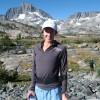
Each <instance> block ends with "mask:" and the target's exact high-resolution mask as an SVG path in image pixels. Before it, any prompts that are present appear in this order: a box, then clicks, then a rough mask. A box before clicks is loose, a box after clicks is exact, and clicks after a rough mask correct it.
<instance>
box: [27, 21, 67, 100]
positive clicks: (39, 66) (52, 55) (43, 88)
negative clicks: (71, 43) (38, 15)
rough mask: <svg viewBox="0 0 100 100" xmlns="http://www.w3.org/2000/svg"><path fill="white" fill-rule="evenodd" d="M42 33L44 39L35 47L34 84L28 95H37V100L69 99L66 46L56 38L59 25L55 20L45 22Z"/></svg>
mask: <svg viewBox="0 0 100 100" xmlns="http://www.w3.org/2000/svg"><path fill="white" fill-rule="evenodd" d="M42 33H43V38H44V41H42V42H41V43H39V44H37V45H36V46H35V48H34V61H33V68H32V85H31V88H30V90H29V91H28V96H29V95H36V97H37V100H61V99H62V100H68V98H67V95H66V93H67V70H66V69H67V50H66V47H65V46H63V45H61V44H60V43H59V42H57V41H56V40H54V37H55V35H56V34H57V25H56V23H55V22H54V21H53V20H47V21H45V22H44V24H43V26H42ZM59 74H60V79H59Z"/></svg>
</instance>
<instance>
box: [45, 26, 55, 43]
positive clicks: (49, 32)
mask: <svg viewBox="0 0 100 100" xmlns="http://www.w3.org/2000/svg"><path fill="white" fill-rule="evenodd" d="M54 37H55V30H54V29H52V28H50V27H46V28H44V30H43V38H44V40H45V41H46V42H52V41H53V40H54Z"/></svg>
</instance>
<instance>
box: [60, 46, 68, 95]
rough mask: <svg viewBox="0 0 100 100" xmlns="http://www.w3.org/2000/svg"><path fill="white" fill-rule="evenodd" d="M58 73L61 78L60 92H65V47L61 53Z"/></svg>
mask: <svg viewBox="0 0 100 100" xmlns="http://www.w3.org/2000/svg"><path fill="white" fill-rule="evenodd" d="M60 66H61V67H60V73H61V77H62V90H61V93H62V94H63V93H65V92H67V69H68V68H67V50H66V47H65V48H64V49H63V51H62V52H61V65H60Z"/></svg>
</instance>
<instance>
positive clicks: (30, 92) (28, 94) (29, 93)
mask: <svg viewBox="0 0 100 100" xmlns="http://www.w3.org/2000/svg"><path fill="white" fill-rule="evenodd" d="M30 95H33V96H35V92H34V91H32V90H29V91H28V93H27V98H28V99H27V100H29V96H30Z"/></svg>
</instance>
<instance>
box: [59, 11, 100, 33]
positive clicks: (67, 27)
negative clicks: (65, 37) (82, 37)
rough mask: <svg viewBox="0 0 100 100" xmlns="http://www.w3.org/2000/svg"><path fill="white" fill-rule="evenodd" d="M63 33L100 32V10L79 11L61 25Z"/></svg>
mask: <svg viewBox="0 0 100 100" xmlns="http://www.w3.org/2000/svg"><path fill="white" fill-rule="evenodd" d="M60 31H61V32H62V33H80V34H94V33H95V34H100V12H83V13H82V12H78V13H75V14H73V15H71V16H70V17H69V18H68V19H67V20H65V21H64V22H63V23H62V24H61V25H60Z"/></svg>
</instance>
